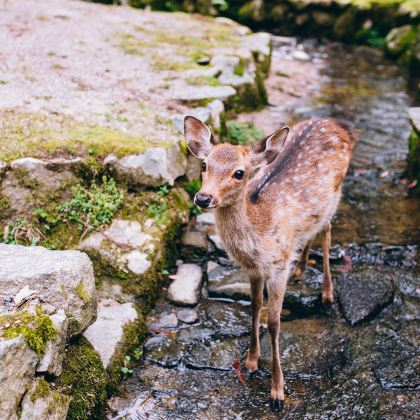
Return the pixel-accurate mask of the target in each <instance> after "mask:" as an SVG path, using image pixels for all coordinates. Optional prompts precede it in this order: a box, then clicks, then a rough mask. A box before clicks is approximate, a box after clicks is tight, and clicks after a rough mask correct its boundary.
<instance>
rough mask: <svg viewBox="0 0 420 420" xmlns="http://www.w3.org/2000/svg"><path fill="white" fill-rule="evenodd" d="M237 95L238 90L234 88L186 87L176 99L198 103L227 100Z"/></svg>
mask: <svg viewBox="0 0 420 420" xmlns="http://www.w3.org/2000/svg"><path fill="white" fill-rule="evenodd" d="M235 95H236V89H235V88H233V87H232V86H194V87H192V86H191V87H186V88H185V89H183V90H182V92H178V93H177V94H176V95H175V96H174V99H175V100H178V101H184V102H197V101H202V100H204V99H220V100H222V101H223V100H226V99H228V98H229V97H231V96H235Z"/></svg>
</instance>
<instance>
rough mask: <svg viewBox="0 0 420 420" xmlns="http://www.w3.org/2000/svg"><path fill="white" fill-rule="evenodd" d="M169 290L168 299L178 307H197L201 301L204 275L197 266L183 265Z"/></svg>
mask: <svg viewBox="0 0 420 420" xmlns="http://www.w3.org/2000/svg"><path fill="white" fill-rule="evenodd" d="M174 277H175V279H174V281H173V282H172V283H171V285H170V286H169V289H168V299H169V300H170V301H171V302H173V303H175V304H177V305H186V306H190V305H192V306H193V305H196V304H197V303H198V301H199V300H200V295H201V284H202V278H203V273H202V271H201V267H200V266H199V265H196V264H182V265H180V266H179V267H178V270H177V273H176V276H174Z"/></svg>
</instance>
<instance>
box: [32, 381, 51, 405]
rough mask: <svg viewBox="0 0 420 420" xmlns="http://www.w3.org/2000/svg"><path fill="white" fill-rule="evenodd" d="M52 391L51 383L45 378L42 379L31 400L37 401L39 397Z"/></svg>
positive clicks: (45, 395)
mask: <svg viewBox="0 0 420 420" xmlns="http://www.w3.org/2000/svg"><path fill="white" fill-rule="evenodd" d="M50 391H51V389H50V385H49V383H48V382H47V381H46V380H44V379H40V380H39V381H38V383H37V386H36V388H35V390H34V392H33V393H32V394H31V401H32V402H35V401H36V400H37V399H38V398H45V397H47V396H48V394H49V393H50Z"/></svg>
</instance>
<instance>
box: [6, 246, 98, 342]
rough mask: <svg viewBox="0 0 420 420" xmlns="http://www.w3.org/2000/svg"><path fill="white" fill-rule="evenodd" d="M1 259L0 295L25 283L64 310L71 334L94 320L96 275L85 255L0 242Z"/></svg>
mask: <svg viewBox="0 0 420 420" xmlns="http://www.w3.org/2000/svg"><path fill="white" fill-rule="evenodd" d="M0 260H1V262H2V264H1V265H0V294H1V293H4V294H6V293H7V294H11V295H16V294H17V293H18V292H19V290H21V289H22V287H24V286H29V287H30V289H31V290H36V291H37V292H38V296H39V298H40V300H41V301H43V302H46V303H49V304H51V305H53V306H55V307H56V308H57V309H63V310H64V312H65V314H66V316H67V318H68V320H69V329H68V333H69V335H70V336H73V335H78V334H80V333H82V332H83V331H84V330H85V329H86V328H87V327H88V326H89V325H90V324H91V323H92V322H93V321H94V320H95V317H96V306H97V302H96V288H95V278H94V275H93V267H92V263H91V261H90V259H89V258H88V256H87V255H86V254H84V253H82V252H80V251H50V250H48V249H46V248H42V247H39V246H36V247H35V246H32V247H24V246H21V245H4V244H0Z"/></svg>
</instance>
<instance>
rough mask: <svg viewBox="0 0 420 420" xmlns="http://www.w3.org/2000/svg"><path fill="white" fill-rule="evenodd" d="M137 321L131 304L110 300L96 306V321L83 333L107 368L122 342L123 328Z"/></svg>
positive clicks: (135, 312)
mask: <svg viewBox="0 0 420 420" xmlns="http://www.w3.org/2000/svg"><path fill="white" fill-rule="evenodd" d="M136 319H137V311H136V309H135V308H134V305H133V304H132V303H122V304H121V303H118V302H116V301H114V300H112V299H104V300H101V301H100V302H99V304H98V319H97V320H96V321H95V322H94V323H93V324H92V325H91V326H90V327H89V328H88V329H87V330H86V331H85V332H84V336H85V337H86V338H87V339H88V340H89V341H90V343H91V344H92V346H93V347H94V348H95V350H96V351H97V352H98V353H99V355H100V356H101V360H102V363H103V364H104V367H105V368H107V367H108V365H109V363H110V361H111V359H112V356H113V355H114V354H115V351H116V350H117V349H118V347H119V345H120V344H121V343H122V342H123V340H124V327H125V326H127V325H128V324H129V323H130V322H133V321H135V320H136Z"/></svg>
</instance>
